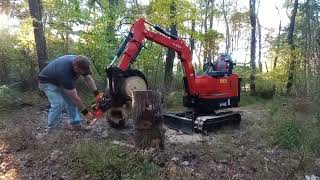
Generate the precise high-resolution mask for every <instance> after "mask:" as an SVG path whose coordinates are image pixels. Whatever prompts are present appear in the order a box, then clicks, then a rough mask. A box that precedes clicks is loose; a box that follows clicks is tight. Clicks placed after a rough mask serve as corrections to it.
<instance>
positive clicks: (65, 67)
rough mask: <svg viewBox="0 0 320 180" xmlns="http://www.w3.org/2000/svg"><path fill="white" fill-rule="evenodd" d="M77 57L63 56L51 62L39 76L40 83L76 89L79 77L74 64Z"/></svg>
mask: <svg viewBox="0 0 320 180" xmlns="http://www.w3.org/2000/svg"><path fill="white" fill-rule="evenodd" d="M75 58H76V56H75V55H65V56H61V57H59V58H57V59H55V60H53V61H51V62H50V63H49V64H48V65H47V66H46V67H45V68H44V69H43V70H42V71H41V72H40V74H39V75H38V77H39V81H40V83H51V84H55V85H57V86H62V87H63V88H64V89H69V90H70V89H74V88H75V85H74V84H75V82H76V80H77V79H78V77H79V76H77V74H76V73H75V72H74V70H73V67H72V62H73V60H74V59H75Z"/></svg>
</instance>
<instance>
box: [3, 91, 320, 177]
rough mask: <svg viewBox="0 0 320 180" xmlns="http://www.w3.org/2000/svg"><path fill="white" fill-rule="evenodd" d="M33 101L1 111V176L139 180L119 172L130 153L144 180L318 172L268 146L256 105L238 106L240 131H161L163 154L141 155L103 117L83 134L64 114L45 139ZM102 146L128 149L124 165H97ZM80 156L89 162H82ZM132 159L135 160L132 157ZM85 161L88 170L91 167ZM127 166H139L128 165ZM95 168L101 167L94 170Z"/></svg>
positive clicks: (41, 113) (316, 166)
mask: <svg viewBox="0 0 320 180" xmlns="http://www.w3.org/2000/svg"><path fill="white" fill-rule="evenodd" d="M35 96H36V95H34V94H33V95H30V96H26V97H27V98H25V99H22V100H21V102H23V103H20V105H19V106H18V107H19V109H16V110H10V111H5V112H0V113H1V114H0V179H132V178H134V177H136V178H135V179H141V178H138V177H139V176H136V175H132V174H131V175H130V173H129V172H126V171H133V168H131V169H130V168H128V166H127V165H128V162H129V161H130V158H134V157H132V156H130V153H132V154H135V153H137V152H138V153H140V154H143V156H145V157H148V158H147V159H148V163H151V164H152V166H148V164H144V165H143V168H142V169H143V170H144V171H146V169H147V171H146V172H147V175H148V172H152V173H149V175H148V176H143V174H142V175H141V176H140V177H144V179H304V178H305V176H307V175H308V176H311V175H316V176H319V175H320V159H317V158H310V159H307V158H301V157H302V156H301V155H300V154H299V153H293V152H288V151H286V150H283V149H281V148H279V147H278V146H277V145H275V144H272V143H270V141H268V139H270V138H268V137H265V134H264V133H263V132H264V131H265V130H266V129H263V126H262V125H263V122H264V121H266V120H267V119H268V118H270V117H271V115H270V114H269V113H268V112H267V111H266V110H265V108H264V105H263V104H254V105H249V106H246V107H241V108H237V109H236V110H238V111H240V112H241V114H242V122H241V124H240V127H238V128H231V127H225V128H222V129H219V130H217V131H216V132H213V133H210V134H209V135H206V136H202V135H199V134H194V135H186V134H182V133H179V132H176V131H173V130H170V129H167V128H166V142H165V149H164V150H162V151H157V152H156V151H150V152H148V151H147V152H143V151H139V150H136V149H135V148H133V147H131V146H130V145H132V144H133V134H134V130H133V126H132V125H130V124H129V125H128V126H127V127H126V128H125V129H122V130H117V129H113V128H111V127H109V125H108V123H107V122H106V121H104V120H103V121H99V122H98V123H97V124H96V125H95V126H94V127H93V130H92V131H90V132H78V131H70V130H67V129H65V128H64V127H65V126H66V124H67V117H66V115H65V114H64V118H63V120H62V122H61V123H60V125H59V127H58V128H57V130H56V132H54V133H53V134H51V135H45V133H44V132H45V126H46V118H47V109H46V107H47V101H46V100H45V99H43V98H40V97H35ZM31 97H32V98H31ZM94 144H95V145H101V146H102V148H104V147H105V148H106V150H105V151H106V152H107V154H106V153H104V152H103V149H102V152H101V153H102V154H104V156H100V154H94V153H97V151H98V150H97V149H99V148H97V147H98V146H95V145H94ZM109 146H110V147H115V148H119V149H127V151H126V153H127V154H126V153H124V154H122V155H120V156H119V157H120V159H124V158H128V157H129V160H128V161H127V162H124V163H123V161H121V160H119V158H118V159H117V158H115V161H117V162H116V163H114V162H109V161H111V160H108V159H104V160H102V161H101V158H102V157H111V156H110V155H109V154H113V153H114V152H113V151H112V150H110V149H108V147H109ZM90 147H92V149H90ZM91 152H92V153H91ZM121 152H122V150H121ZM98 153H99V152H98ZM108 153H109V154H108ZM128 153H129V155H128ZM85 156H88V157H89V160H88V159H87V160H86V161H84V160H83V159H85ZM95 156H97V157H95ZM117 157H118V156H117ZM303 157H304V156H303ZM90 158H92V159H91V161H93V162H91V161H90ZM98 161H99V162H98ZM107 161H108V162H107ZM120 161H121V162H120ZM132 161H136V162H133V163H137V164H139V163H141V161H140V160H139V159H138V160H136V159H134V160H132ZM143 162H145V161H143ZM90 163H91V164H92V163H93V164H94V165H93V166H92V167H91V166H90ZM97 163H100V165H101V166H103V167H100V166H96V164H97ZM103 163H107V165H106V166H104V165H105V164H103ZM121 163H123V164H121ZM122 165H123V166H126V167H127V168H126V167H123V168H121V166H122ZM149 165H150V164H149ZM119 166H120V167H119ZM134 166H138V165H135V164H134V165H133V166H130V167H134ZM150 167H151V168H150ZM99 168H105V169H102V170H101V171H98V170H97V169H99ZM106 168H107V169H106ZM148 168H149V170H148ZM150 169H151V170H150ZM152 169H153V170H152ZM111 171H117V172H111ZM133 173H136V172H133ZM139 173H141V171H140V170H139ZM112 174H116V175H117V176H111V175H112Z"/></svg>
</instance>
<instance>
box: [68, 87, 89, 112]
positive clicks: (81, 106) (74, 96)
mask: <svg viewBox="0 0 320 180" xmlns="http://www.w3.org/2000/svg"><path fill="white" fill-rule="evenodd" d="M64 92H65V93H66V94H67V95H68V96H70V97H71V100H72V102H73V103H74V104H75V105H76V106H77V107H78V109H79V110H80V111H81V112H82V111H84V110H86V106H85V105H84V104H83V102H82V100H81V99H80V97H79V95H78V92H77V90H76V89H75V88H74V89H71V90H69V89H64Z"/></svg>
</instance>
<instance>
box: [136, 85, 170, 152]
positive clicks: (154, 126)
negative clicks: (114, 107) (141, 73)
mask: <svg viewBox="0 0 320 180" xmlns="http://www.w3.org/2000/svg"><path fill="white" fill-rule="evenodd" d="M132 115H133V120H134V124H135V144H136V146H137V147H139V148H142V149H146V148H156V149H160V148H161V149H162V148H164V146H163V145H164V129H163V116H162V108H161V95H160V93H159V92H156V91H148V90H145V91H140V90H139V91H133V99H132Z"/></svg>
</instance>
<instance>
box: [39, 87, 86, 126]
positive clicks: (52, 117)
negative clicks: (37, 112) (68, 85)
mask: <svg viewBox="0 0 320 180" xmlns="http://www.w3.org/2000/svg"><path fill="white" fill-rule="evenodd" d="M39 89H40V90H42V91H44V93H45V94H46V96H47V97H48V100H49V102H50V106H51V107H50V110H49V114H48V128H52V127H54V126H55V125H56V124H57V121H59V120H60V118H61V113H62V108H63V106H64V105H65V106H66V109H67V110H68V115H69V118H70V124H80V123H81V116H80V112H79V110H78V108H77V107H76V105H75V104H74V103H73V102H72V100H71V98H70V97H69V96H68V95H67V94H65V93H64V92H63V90H62V89H61V88H60V87H58V86H56V85H54V84H50V83H48V84H44V83H40V84H39Z"/></svg>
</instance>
